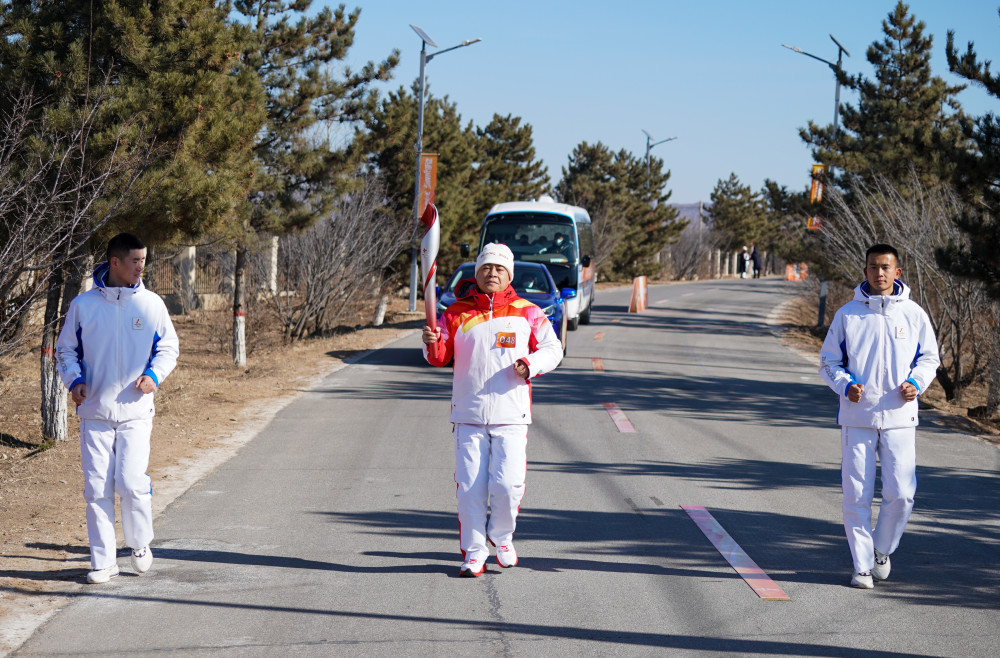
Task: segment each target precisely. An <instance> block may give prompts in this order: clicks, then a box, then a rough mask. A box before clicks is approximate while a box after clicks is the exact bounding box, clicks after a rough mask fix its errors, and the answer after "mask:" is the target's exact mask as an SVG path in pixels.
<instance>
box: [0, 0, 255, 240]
mask: <svg viewBox="0 0 1000 658" xmlns="http://www.w3.org/2000/svg"><path fill="white" fill-rule="evenodd" d="M154 10H155V11H154ZM228 13H229V6H228V3H219V4H216V3H214V2H208V3H206V2H203V1H201V0H164V1H163V2H160V3H158V4H157V5H156V6H155V7H153V6H150V5H149V4H148V3H145V2H137V1H132V0H109V1H108V2H101V3H94V2H90V1H89V0H62V1H60V2H48V3H40V2H12V3H5V4H4V6H3V8H2V11H0V35H2V37H3V38H0V81H2V84H3V86H4V88H5V89H6V90H8V92H9V91H10V90H16V89H18V88H26V89H31V90H33V92H34V94H35V95H36V96H37V97H40V98H42V99H44V103H43V105H42V106H41V112H42V115H43V116H44V119H45V121H46V122H47V123H48V125H50V126H54V127H62V128H64V129H67V130H68V129H70V127H71V126H73V125H79V123H80V122H81V116H82V115H83V114H85V113H87V112H89V111H92V110H93V108H95V107H96V108H97V111H98V113H99V116H98V117H97V118H96V119H94V120H93V122H92V125H93V128H92V130H91V131H90V132H89V133H88V135H87V145H86V151H87V153H88V157H92V158H96V159H100V158H103V157H105V156H106V155H107V154H108V153H109V152H110V150H111V149H113V148H114V147H115V146H116V143H117V142H116V140H118V139H119V138H120V137H121V136H122V130H123V127H125V133H124V134H125V137H126V139H129V140H139V139H148V140H150V141H152V142H154V143H156V144H158V145H159V147H160V154H161V160H160V162H159V163H158V164H154V165H153V166H152V167H150V169H149V171H148V172H147V174H146V177H145V183H144V186H145V188H146V189H147V191H148V193H149V194H150V197H149V199H148V202H147V203H145V204H142V205H141V206H140V207H139V208H137V209H136V210H135V211H133V212H131V213H128V214H127V215H126V216H125V217H123V218H122V219H121V220H120V221H118V222H117V223H116V224H114V225H110V226H108V227H107V229H106V232H107V233H113V232H117V231H119V230H123V229H125V230H133V231H135V232H137V233H140V234H142V235H143V237H144V239H146V240H147V241H149V242H151V243H155V242H156V241H158V240H162V239H168V238H174V237H177V236H178V235H180V234H188V235H190V234H196V233H200V232H205V231H208V230H212V229H213V228H215V227H217V226H218V225H220V224H223V223H225V222H227V221H231V220H232V216H233V213H234V209H235V208H237V207H238V206H239V204H241V203H243V199H244V197H245V195H246V188H247V185H248V182H249V179H250V177H249V173H250V169H251V166H250V159H249V146H250V144H251V140H252V139H253V136H254V134H255V133H256V132H257V130H258V129H259V128H260V125H261V122H262V120H263V93H262V89H261V87H260V84H259V83H258V82H257V79H256V75H255V74H254V72H253V71H248V70H247V69H246V68H245V67H244V66H243V65H242V63H241V61H240V58H239V51H240V49H241V48H243V46H244V43H245V41H244V35H243V34H242V33H241V31H240V30H238V29H236V28H234V27H233V26H232V25H231V24H230V23H229V22H228ZM0 97H2V98H0V108H2V109H4V110H6V109H8V108H7V102H8V101H9V99H10V98H13V95H12V94H10V93H5V94H0ZM112 197H113V195H112ZM107 202H108V203H115V202H116V200H115V199H114V198H110V199H108V200H107Z"/></svg>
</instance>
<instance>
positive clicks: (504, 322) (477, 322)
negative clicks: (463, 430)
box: [424, 280, 562, 425]
mask: <svg viewBox="0 0 1000 658" xmlns="http://www.w3.org/2000/svg"><path fill="white" fill-rule="evenodd" d="M455 292H456V296H457V297H458V301H456V302H455V303H454V304H452V305H451V306H449V307H448V308H447V310H445V312H444V314H443V315H442V316H441V321H440V323H439V326H440V328H441V340H440V341H438V342H436V343H434V344H432V345H424V357H425V358H426V359H427V362H428V363H430V364H431V365H432V366H438V367H441V366H446V365H448V363H449V362H451V360H452V358H454V361H455V363H454V368H455V378H454V381H453V382H452V391H451V422H453V423H469V424H474V425H515V424H518V425H520V424H528V423H530V422H531V383H530V380H531V378H532V377H535V376H537V375H540V374H543V373H546V372H549V371H551V370H553V369H555V367H556V366H557V365H559V362H560V361H561V360H562V344H561V343H560V342H559V339H558V338H556V334H555V332H554V331H553V330H552V325H551V324H550V323H549V320H548V318H546V317H545V313H543V312H542V309H540V308H538V307H537V306H535V305H534V304H532V303H531V302H529V301H527V300H526V299H522V298H520V297H518V296H517V294H516V293H515V292H514V288H513V287H511V286H507V289H506V290H503V291H501V292H498V293H495V294H493V295H487V294H485V293H482V292H480V291H479V289H478V288H477V287H476V282H475V281H472V280H466V281H462V282H461V283H459V285H458V286H457V287H456V289H455ZM517 361H522V362H523V363H525V364H526V365H527V366H528V372H529V375H528V380H529V381H525V380H524V379H522V378H521V377H518V376H517V373H516V372H515V371H514V364H515V363H516V362H517Z"/></svg>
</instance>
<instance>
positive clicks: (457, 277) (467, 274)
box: [444, 263, 476, 292]
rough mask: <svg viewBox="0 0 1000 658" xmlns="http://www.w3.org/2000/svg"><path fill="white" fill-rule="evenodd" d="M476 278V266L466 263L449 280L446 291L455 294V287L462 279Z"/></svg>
mask: <svg viewBox="0 0 1000 658" xmlns="http://www.w3.org/2000/svg"><path fill="white" fill-rule="evenodd" d="M475 277H476V264H475V263H466V264H465V265H462V266H461V267H459V268H458V269H457V270H455V273H454V274H452V275H451V278H450V279H448V285H447V286H445V288H444V289H445V290H446V291H448V292H455V286H457V285H458V282H459V281H461V280H462V279H474V278H475Z"/></svg>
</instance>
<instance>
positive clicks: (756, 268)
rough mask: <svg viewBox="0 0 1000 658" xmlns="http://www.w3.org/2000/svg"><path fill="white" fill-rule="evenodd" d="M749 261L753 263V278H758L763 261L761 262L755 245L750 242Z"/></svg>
mask: <svg viewBox="0 0 1000 658" xmlns="http://www.w3.org/2000/svg"><path fill="white" fill-rule="evenodd" d="M750 262H751V263H752V264H753V278H755V279H759V278H760V271H761V269H762V268H763V263H762V262H761V258H760V252H759V251H757V245H755V244H754V243H752V242H751V243H750Z"/></svg>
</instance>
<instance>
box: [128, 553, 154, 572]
mask: <svg viewBox="0 0 1000 658" xmlns="http://www.w3.org/2000/svg"><path fill="white" fill-rule="evenodd" d="M151 566H153V551H152V549H151V548H149V546H143V547H142V548H140V549H139V550H135V549H133V550H132V568H133V569H135V570H136V572H137V573H146V572H147V571H149V568H150V567H151Z"/></svg>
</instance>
